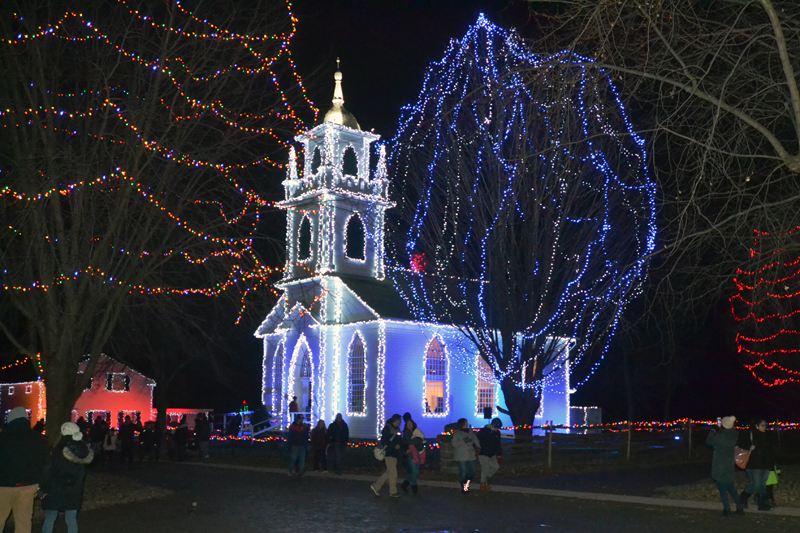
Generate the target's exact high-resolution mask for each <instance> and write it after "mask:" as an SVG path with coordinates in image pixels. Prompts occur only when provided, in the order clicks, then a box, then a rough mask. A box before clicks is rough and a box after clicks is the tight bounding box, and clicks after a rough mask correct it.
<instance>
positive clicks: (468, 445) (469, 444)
mask: <svg viewBox="0 0 800 533" xmlns="http://www.w3.org/2000/svg"><path fill="white" fill-rule="evenodd" d="M456 425H457V428H458V429H456V430H455V431H453V461H455V462H456V464H458V477H459V480H460V482H461V492H463V493H464V494H469V483H470V481H472V476H474V475H475V454H476V453H477V452H479V451H480V449H481V445H480V443H479V442H478V438H477V437H476V436H475V433H474V432H473V431H472V428H471V427H469V421H468V420H467V419H466V418H461V419H459V420H458V422H457V423H456Z"/></svg>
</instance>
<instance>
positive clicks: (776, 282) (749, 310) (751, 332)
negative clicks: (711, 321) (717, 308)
mask: <svg viewBox="0 0 800 533" xmlns="http://www.w3.org/2000/svg"><path fill="white" fill-rule="evenodd" d="M755 234H756V236H755V238H754V242H753V245H752V247H751V248H750V258H751V261H750V263H751V265H752V266H750V267H749V268H748V269H741V268H740V269H737V270H736V275H735V276H734V278H733V283H734V284H735V285H736V289H737V293H736V294H734V295H733V296H731V297H730V303H731V312H732V313H733V318H734V320H735V321H736V323H737V329H738V331H737V333H736V339H735V342H736V348H737V350H738V351H739V353H740V354H741V358H742V359H743V364H744V366H745V368H747V369H748V370H749V371H750V372H752V374H753V376H754V377H755V378H756V379H757V380H758V381H760V382H761V383H762V384H764V385H766V386H768V387H773V386H776V385H785V384H787V383H800V309H798V306H797V302H798V300H800V284H798V281H800V278H798V276H800V258H798V257H797V253H796V249H795V250H794V251H792V250H791V249H789V248H787V243H789V242H791V241H792V239H793V238H796V237H797V235H798V234H800V227H796V228H794V229H793V230H791V231H789V232H786V233H782V234H778V235H773V234H770V233H767V232H762V231H758V230H755Z"/></svg>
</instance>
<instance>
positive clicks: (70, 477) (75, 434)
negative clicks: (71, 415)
mask: <svg viewBox="0 0 800 533" xmlns="http://www.w3.org/2000/svg"><path fill="white" fill-rule="evenodd" d="M92 459H94V453H93V452H92V450H91V448H89V446H87V445H86V443H85V442H83V433H82V432H81V430H80V428H79V427H78V426H77V424H73V423H72V422H64V423H63V424H61V441H60V442H59V443H58V445H57V446H56V447H55V448H54V449H53V452H52V454H51V460H50V466H49V467H48V468H47V473H46V474H45V479H44V482H43V483H42V490H43V491H44V492H45V493H46V495H45V497H44V500H43V501H42V509H44V510H45V511H47V514H46V516H45V520H44V525H43V526H42V533H52V532H53V526H54V525H55V523H56V520H57V519H58V513H59V512H63V513H64V520H65V521H66V522H67V531H68V533H78V511H80V510H81V504H82V503H83V482H84V479H85V478H86V465H88V464H89V463H91V462H92Z"/></svg>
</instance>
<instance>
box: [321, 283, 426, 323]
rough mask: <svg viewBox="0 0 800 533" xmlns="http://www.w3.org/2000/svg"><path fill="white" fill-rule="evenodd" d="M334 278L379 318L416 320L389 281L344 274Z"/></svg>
mask: <svg viewBox="0 0 800 533" xmlns="http://www.w3.org/2000/svg"><path fill="white" fill-rule="evenodd" d="M336 277H338V278H339V279H341V280H342V282H343V283H344V284H345V285H346V286H347V288H349V289H350V290H351V291H353V293H355V295H356V296H358V297H359V298H360V299H361V300H363V301H364V303H365V304H367V305H368V306H369V307H370V308H371V309H372V310H373V311H375V312H376V313H377V314H378V316H380V317H381V318H393V319H397V320H416V318H415V317H414V315H413V313H412V312H411V310H410V309H409V308H408V305H407V304H406V302H405V301H404V300H403V298H402V297H401V296H400V293H398V292H397V289H396V288H395V287H394V284H393V283H392V282H391V281H390V280H389V279H382V280H378V279H375V278H364V277H360V276H348V275H345V274H336Z"/></svg>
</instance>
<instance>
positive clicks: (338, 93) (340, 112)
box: [322, 57, 361, 130]
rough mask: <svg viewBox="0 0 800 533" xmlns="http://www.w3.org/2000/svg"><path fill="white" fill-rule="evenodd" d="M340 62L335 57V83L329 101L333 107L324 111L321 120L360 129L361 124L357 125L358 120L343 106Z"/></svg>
mask: <svg viewBox="0 0 800 533" xmlns="http://www.w3.org/2000/svg"><path fill="white" fill-rule="evenodd" d="M339 68H340V62H339V58H338V57H337V58H336V72H334V73H333V81H334V83H335V85H334V87H333V100H331V103H332V104H333V107H331V108H330V109H329V110H328V112H327V113H325V118H324V119H322V121H323V122H333V123H334V124H340V125H342V126H347V127H348V128H353V129H354V130H360V129H361V126H359V125H358V121H357V120H356V117H354V116H353V114H352V113H350V112H349V111H348V110H346V109H345V108H344V93H343V92H342V72H341V71H340V70H339Z"/></svg>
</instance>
